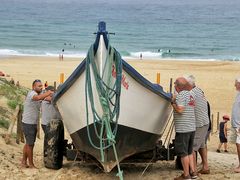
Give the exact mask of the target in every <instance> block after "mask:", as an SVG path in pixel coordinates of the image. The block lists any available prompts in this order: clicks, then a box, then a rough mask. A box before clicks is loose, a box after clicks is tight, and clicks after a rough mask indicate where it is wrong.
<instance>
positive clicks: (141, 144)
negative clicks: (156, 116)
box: [71, 124, 161, 172]
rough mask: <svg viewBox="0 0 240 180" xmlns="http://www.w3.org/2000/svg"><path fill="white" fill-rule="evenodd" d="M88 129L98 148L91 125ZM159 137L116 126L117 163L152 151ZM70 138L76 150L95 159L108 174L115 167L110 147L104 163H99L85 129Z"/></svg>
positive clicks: (97, 154) (98, 154)
mask: <svg viewBox="0 0 240 180" xmlns="http://www.w3.org/2000/svg"><path fill="white" fill-rule="evenodd" d="M89 127H90V128H89V129H90V134H91V136H92V138H93V142H94V143H95V145H97V146H99V140H98V139H96V135H95V132H94V127H93V124H91V125H90V126H89ZM160 137H161V136H160V135H157V134H152V133H148V132H144V131H141V130H137V129H134V128H129V127H126V126H123V125H118V131H117V135H116V150H117V153H118V158H119V161H120V162H121V161H122V160H123V159H125V158H127V157H130V156H131V155H134V154H137V153H140V152H145V151H149V150H152V149H154V148H155V145H156V142H157V140H158V139H159V138H160ZM71 138H72V140H73V142H74V145H75V146H76V148H77V149H78V150H80V151H82V152H85V153H87V154H90V155H91V156H93V157H94V158H96V159H97V161H99V163H100V164H101V165H102V166H103V169H104V171H105V172H110V171H111V170H112V169H113V168H114V167H115V166H116V164H117V163H116V161H115V156H114V153H113V149H112V148H111V147H110V148H108V149H107V150H105V162H104V163H103V162H101V155H100V150H98V149H95V148H94V147H92V145H91V144H90V142H89V139H88V136H87V127H84V128H82V129H80V130H78V131H77V132H75V133H73V134H71Z"/></svg>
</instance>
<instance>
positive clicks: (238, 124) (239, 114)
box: [232, 77, 240, 173]
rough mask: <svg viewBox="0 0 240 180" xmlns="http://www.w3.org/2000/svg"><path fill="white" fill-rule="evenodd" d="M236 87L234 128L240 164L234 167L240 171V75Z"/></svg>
mask: <svg viewBox="0 0 240 180" xmlns="http://www.w3.org/2000/svg"><path fill="white" fill-rule="evenodd" d="M235 87H236V90H237V96H236V98H235V102H234V103H233V107H232V128H233V129H235V135H236V146H237V154H238V161H239V165H238V167H236V168H235V169H234V172H236V173H240V77H239V78H236V80H235Z"/></svg>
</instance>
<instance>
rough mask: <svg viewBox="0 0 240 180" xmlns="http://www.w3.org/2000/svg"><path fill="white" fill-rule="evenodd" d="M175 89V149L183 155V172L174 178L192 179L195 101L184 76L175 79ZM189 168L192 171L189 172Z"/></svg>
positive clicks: (193, 173) (178, 153)
mask: <svg viewBox="0 0 240 180" xmlns="http://www.w3.org/2000/svg"><path fill="white" fill-rule="evenodd" d="M174 84H175V89H176V91H177V92H178V94H177V95H176V98H173V101H172V106H173V109H174V123H175V131H176V136H175V151H176V154H177V156H180V157H181V162H182V166H183V174H182V175H181V176H179V177H177V178H175V179H174V180H181V179H192V177H191V176H192V175H193V176H195V174H196V172H194V162H193V154H192V153H193V140H194V135H195V130H196V122H195V115H194V106H195V101H194V98H193V95H192V94H191V93H190V91H189V84H188V82H187V80H186V79H185V78H183V77H180V78H177V79H176V81H175V83H174ZM189 168H190V170H191V173H190V172H189Z"/></svg>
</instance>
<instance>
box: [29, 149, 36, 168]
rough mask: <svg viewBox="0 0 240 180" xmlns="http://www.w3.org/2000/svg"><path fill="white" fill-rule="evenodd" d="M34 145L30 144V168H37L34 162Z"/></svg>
mask: <svg viewBox="0 0 240 180" xmlns="http://www.w3.org/2000/svg"><path fill="white" fill-rule="evenodd" d="M33 147H34V145H28V162H29V168H36V167H35V165H34V164H33Z"/></svg>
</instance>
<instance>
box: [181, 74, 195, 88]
mask: <svg viewBox="0 0 240 180" xmlns="http://www.w3.org/2000/svg"><path fill="white" fill-rule="evenodd" d="M183 77H184V78H185V79H186V80H187V82H188V83H189V84H190V85H191V86H195V80H196V79H195V77H194V76H193V75H192V74H191V75H184V76H183Z"/></svg>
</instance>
